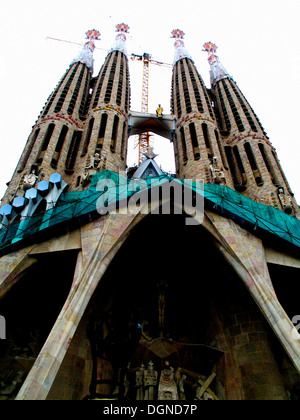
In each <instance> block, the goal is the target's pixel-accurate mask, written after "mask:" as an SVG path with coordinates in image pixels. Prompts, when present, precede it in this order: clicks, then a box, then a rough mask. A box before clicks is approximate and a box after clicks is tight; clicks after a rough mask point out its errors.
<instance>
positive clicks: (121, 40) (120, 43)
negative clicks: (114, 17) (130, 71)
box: [109, 23, 129, 57]
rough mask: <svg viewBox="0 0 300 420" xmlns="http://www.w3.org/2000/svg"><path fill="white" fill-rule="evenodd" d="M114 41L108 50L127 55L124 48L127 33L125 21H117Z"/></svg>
mask: <svg viewBox="0 0 300 420" xmlns="http://www.w3.org/2000/svg"><path fill="white" fill-rule="evenodd" d="M116 32H117V36H116V42H115V43H114V44H113V46H112V47H111V49H110V50H109V52H110V53H111V52H112V51H121V52H122V53H123V54H125V55H126V57H128V52H127V48H126V39H127V38H126V34H128V33H129V26H128V25H126V23H119V25H117V26H116Z"/></svg>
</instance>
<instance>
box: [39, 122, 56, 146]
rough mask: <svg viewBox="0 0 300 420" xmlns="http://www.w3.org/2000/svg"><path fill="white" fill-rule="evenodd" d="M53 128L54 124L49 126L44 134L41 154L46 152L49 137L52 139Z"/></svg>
mask: <svg viewBox="0 0 300 420" xmlns="http://www.w3.org/2000/svg"><path fill="white" fill-rule="evenodd" d="M54 128H55V125H54V124H50V125H49V127H48V130H47V133H46V135H45V137H44V141H43V144H42V149H41V150H42V152H44V151H45V150H47V148H48V145H49V142H50V140H51V137H52V134H53V131H54Z"/></svg>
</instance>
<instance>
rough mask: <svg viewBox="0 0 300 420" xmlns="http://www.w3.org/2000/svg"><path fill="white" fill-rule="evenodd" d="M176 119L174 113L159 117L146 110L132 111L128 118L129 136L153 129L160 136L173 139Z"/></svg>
mask: <svg viewBox="0 0 300 420" xmlns="http://www.w3.org/2000/svg"><path fill="white" fill-rule="evenodd" d="M175 125H176V119H175V118H174V117H173V116H172V115H163V116H162V117H157V116H156V115H155V114H146V113H144V112H135V111H133V112H130V113H129V119H128V128H129V136H133V135H136V134H137V135H139V134H142V133H146V132H148V131H151V132H152V133H154V134H157V135H158V136H162V137H165V138H166V139H169V140H170V141H173V138H174V134H175Z"/></svg>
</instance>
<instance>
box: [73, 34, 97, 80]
mask: <svg viewBox="0 0 300 420" xmlns="http://www.w3.org/2000/svg"><path fill="white" fill-rule="evenodd" d="M100 35H101V34H100V32H99V31H97V30H96V29H92V30H90V31H87V32H86V39H88V41H87V42H86V43H85V44H84V47H83V49H82V51H81V52H80V53H79V54H78V56H77V57H76V58H74V60H73V61H72V63H71V65H72V64H74V63H78V62H80V63H83V64H86V65H87V67H88V68H89V69H90V71H91V73H93V70H94V58H93V52H94V50H95V48H96V46H95V42H94V41H96V40H97V41H99V40H100Z"/></svg>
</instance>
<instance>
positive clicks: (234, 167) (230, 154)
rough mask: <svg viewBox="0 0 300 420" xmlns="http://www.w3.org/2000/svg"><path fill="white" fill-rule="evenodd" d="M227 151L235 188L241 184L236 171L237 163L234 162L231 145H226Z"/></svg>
mask: <svg viewBox="0 0 300 420" xmlns="http://www.w3.org/2000/svg"><path fill="white" fill-rule="evenodd" d="M225 153H226V157H227V162H228V165H229V169H230V173H231V176H232V181H233V185H234V187H235V188H237V187H238V186H239V180H238V175H237V172H236V165H235V163H234V159H233V154H232V149H231V146H225Z"/></svg>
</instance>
